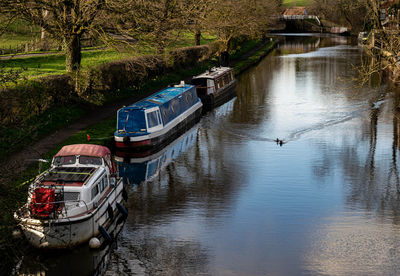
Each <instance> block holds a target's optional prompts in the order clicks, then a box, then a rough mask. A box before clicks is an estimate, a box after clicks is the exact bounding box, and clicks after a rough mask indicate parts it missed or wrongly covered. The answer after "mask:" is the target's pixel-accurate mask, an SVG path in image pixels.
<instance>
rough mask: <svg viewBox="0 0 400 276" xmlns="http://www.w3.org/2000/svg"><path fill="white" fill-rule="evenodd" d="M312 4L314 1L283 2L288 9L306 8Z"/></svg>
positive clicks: (292, 0) (287, 0)
mask: <svg viewBox="0 0 400 276" xmlns="http://www.w3.org/2000/svg"><path fill="white" fill-rule="evenodd" d="M311 3H312V0H283V6H284V7H287V8H292V7H306V6H308V5H310V4H311Z"/></svg>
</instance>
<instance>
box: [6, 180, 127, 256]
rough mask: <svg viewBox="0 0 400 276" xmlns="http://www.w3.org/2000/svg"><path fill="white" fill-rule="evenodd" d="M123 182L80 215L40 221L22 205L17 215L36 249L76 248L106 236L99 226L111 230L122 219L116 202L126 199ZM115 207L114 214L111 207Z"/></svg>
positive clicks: (25, 233) (122, 215)
mask: <svg viewBox="0 0 400 276" xmlns="http://www.w3.org/2000/svg"><path fill="white" fill-rule="evenodd" d="M122 193H123V183H122V179H120V180H119V182H118V184H117V185H116V187H115V188H113V190H112V191H111V192H110V193H109V194H108V196H107V197H106V198H105V200H103V202H102V203H101V204H99V206H98V207H97V208H96V209H94V210H88V212H87V213H86V214H84V215H82V216H79V217H72V218H71V217H65V218H60V219H47V220H41V219H36V218H32V217H30V216H29V215H27V211H26V210H27V208H26V207H23V208H21V209H20V210H19V211H17V212H16V213H15V214H14V217H15V219H16V220H17V221H18V223H19V226H20V228H21V229H22V231H23V233H24V235H25V237H26V239H27V240H28V242H29V243H30V244H31V245H32V246H33V247H36V248H46V249H61V248H71V247H76V246H78V245H80V244H82V243H85V242H88V241H89V240H90V239H91V238H92V237H97V238H99V239H100V241H101V242H103V241H104V240H105V238H104V237H103V236H102V235H101V233H100V231H99V227H100V226H101V227H103V228H104V229H105V230H106V231H107V232H108V233H112V232H113V231H114V228H115V226H116V224H115V222H116V221H118V220H119V221H122V218H123V217H124V216H125V214H123V213H121V212H120V211H119V209H118V208H117V206H116V204H117V203H119V204H121V203H122V200H123V196H122ZM109 206H111V208H112V215H111V216H110V212H109V210H108V208H109Z"/></svg>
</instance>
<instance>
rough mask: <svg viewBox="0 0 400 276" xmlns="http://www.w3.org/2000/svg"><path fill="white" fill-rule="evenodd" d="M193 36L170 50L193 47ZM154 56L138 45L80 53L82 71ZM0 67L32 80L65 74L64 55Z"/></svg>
mask: <svg viewBox="0 0 400 276" xmlns="http://www.w3.org/2000/svg"><path fill="white" fill-rule="evenodd" d="M215 39H216V37H215V36H210V35H204V36H203V38H202V40H201V43H202V44H204V43H209V42H212V41H214V40H215ZM193 44H194V35H193V33H190V32H185V33H182V34H181V35H180V36H179V39H177V40H176V41H175V42H174V43H173V44H172V45H170V47H169V48H170V49H172V48H179V47H186V46H193ZM144 54H155V48H154V47H150V46H149V45H148V44H142V43H140V42H139V43H138V44H137V45H135V47H134V48H131V49H120V50H117V49H113V48H108V49H101V50H88V51H83V52H82V64H81V65H82V69H85V68H90V67H93V66H96V65H100V64H102V63H106V62H111V61H115V60H121V59H125V58H129V57H133V56H138V55H144ZM0 66H1V67H2V68H5V69H8V68H9V69H23V73H22V76H23V77H26V78H34V77H40V76H47V75H55V74H64V73H65V55H63V54H61V53H60V54H54V55H45V56H32V57H26V58H12V59H8V60H0Z"/></svg>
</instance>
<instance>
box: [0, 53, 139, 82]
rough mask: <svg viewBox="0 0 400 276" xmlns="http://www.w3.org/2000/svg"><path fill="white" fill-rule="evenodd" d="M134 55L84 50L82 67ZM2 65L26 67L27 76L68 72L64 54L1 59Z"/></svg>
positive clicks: (25, 74)
mask: <svg viewBox="0 0 400 276" xmlns="http://www.w3.org/2000/svg"><path fill="white" fill-rule="evenodd" d="M133 55H134V54H133V53H120V52H118V51H116V50H114V49H107V50H93V51H84V52H82V69H85V68H89V67H92V66H96V65H99V64H102V63H106V62H110V61H114V60H118V59H123V58H126V57H129V56H133ZM0 65H1V66H3V68H5V69H11V68H13V69H19V68H24V69H25V71H24V72H23V73H22V76H24V77H27V78H32V77H40V76H47V75H57V74H65V72H66V71H65V55H64V54H55V55H46V56H36V57H35V56H34V57H27V58H13V59H9V60H1V61H0Z"/></svg>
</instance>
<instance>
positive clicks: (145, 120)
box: [114, 82, 203, 151]
mask: <svg viewBox="0 0 400 276" xmlns="http://www.w3.org/2000/svg"><path fill="white" fill-rule="evenodd" d="M202 107H203V105H202V103H201V100H200V99H199V97H198V96H197V94H196V88H195V86H193V85H187V84H185V83H184V82H181V84H179V85H175V86H172V87H168V88H166V89H164V90H161V91H159V92H157V93H155V94H153V95H152V96H150V97H148V98H145V99H143V100H141V101H139V102H137V103H135V104H132V105H130V106H126V107H123V108H121V109H119V110H118V113H117V114H118V118H117V130H116V131H115V132H114V139H115V145H116V147H117V148H119V149H129V150H133V151H146V150H149V149H159V148H161V147H163V146H165V145H167V144H169V143H170V142H171V141H173V140H174V139H175V138H177V137H178V136H179V135H181V134H182V133H184V132H185V131H186V130H188V129H189V128H190V127H192V126H193V125H194V124H195V123H196V122H198V121H199V120H200V116H201V112H202Z"/></svg>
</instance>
